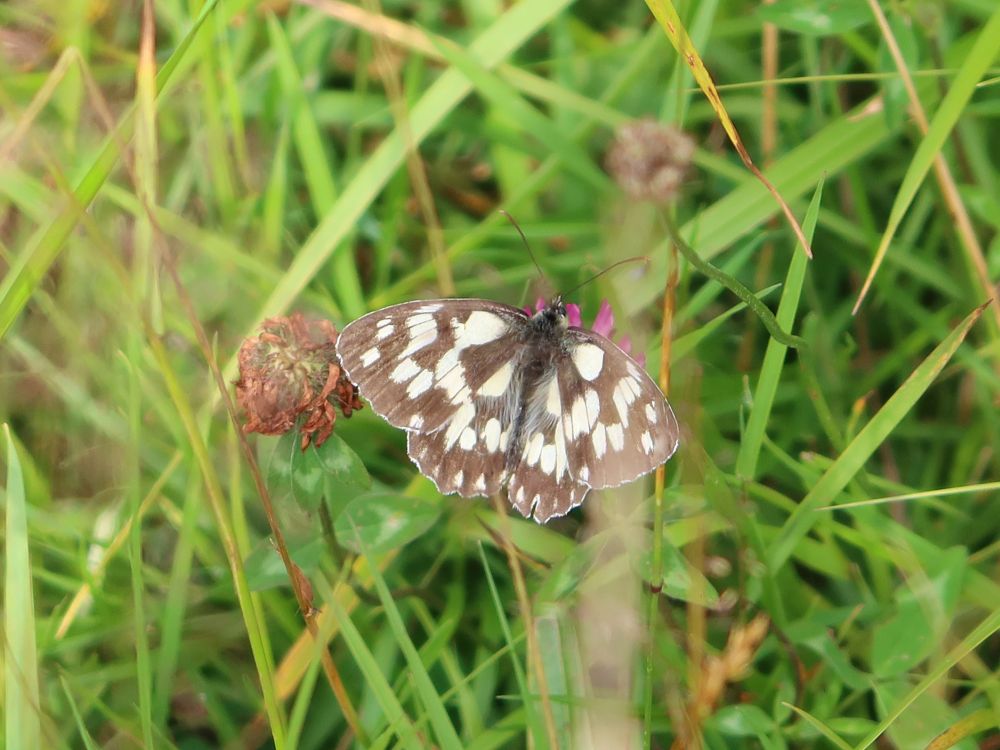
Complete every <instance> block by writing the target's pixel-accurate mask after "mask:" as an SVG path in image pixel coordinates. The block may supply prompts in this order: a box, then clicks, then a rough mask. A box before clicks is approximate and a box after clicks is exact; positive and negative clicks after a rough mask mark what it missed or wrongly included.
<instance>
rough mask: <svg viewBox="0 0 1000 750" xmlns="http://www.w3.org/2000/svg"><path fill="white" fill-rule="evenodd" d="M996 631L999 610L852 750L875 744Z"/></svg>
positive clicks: (970, 634)
mask: <svg viewBox="0 0 1000 750" xmlns="http://www.w3.org/2000/svg"><path fill="white" fill-rule="evenodd" d="M998 630H1000V609H996V610H994V611H993V612H991V613H990V615H989V617H987V618H986V619H985V620H983V621H982V622H981V623H979V625H978V626H976V628H975V629H974V630H973V631H972V632H971V633H969V634H968V635H967V636H965V638H963V639H962V641H961V643H959V644H958V645H957V646H955V648H953V649H952V650H951V651H949V652H948V655H947V656H945V658H943V659H942V660H941V661H940V662H938V663H937V664H935V665H934V667H933V668H932V669H931V670H930V671H928V672H927V674H926V675H924V677H923V679H921V680H920V682H918V683H917V684H916V685H914V686H913V689H912V690H910V692H909V693H907V694H906V695H905V696H903V698H902V699H901V700H900V701H899V703H898V704H897V705H896V706H894V707H893V709H892V710H891V711H889V712H888V713H887V714H886V716H885V718H884V719H882V721H881V722H879V724H878V726H876V727H875V728H874V729H872V731H871V732H870V733H869V734H868V735H866V736H865V738H864V739H863V740H861V742H859V743H858V744H857V745H855V746H854V750H864V748H867V747H871V746H872V745H873V744H874V743H875V740H877V739H878V738H879V737H881V736H882V733H883V732H885V731H886V730H887V729H888V728H889V727H890V726H892V723H893V722H894V721H895V720H896V719H898V718H899V716H900V714H902V713H903V711H905V710H906V709H907V708H908V707H909V706H910V705H912V704H913V702H914V701H915V700H916V699H917V698H919V697H920V696H921V695H922V694H923V693H925V692H927V690H929V689H930V688H931V686H933V685H934V683H935V682H937V681H938V680H940V679H941V678H942V677H944V676H945V675H946V674H947V673H948V672H949V671H950V670H951V669H952V668H953V667H954V666H955V665H956V664H958V662H960V661H961V660H962V659H964V658H965V657H966V656H968V655H969V654H970V653H972V651H973V650H974V649H975V648H976V647H977V646H979V644H981V643H983V642H984V641H985V640H986V639H987V638H989V637H990V636H992V635H993V634H994V633H996V632H997V631H998Z"/></svg>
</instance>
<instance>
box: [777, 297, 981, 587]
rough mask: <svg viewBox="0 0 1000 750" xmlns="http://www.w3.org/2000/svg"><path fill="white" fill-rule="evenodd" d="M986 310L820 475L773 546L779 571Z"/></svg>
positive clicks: (963, 324) (911, 379)
mask: <svg viewBox="0 0 1000 750" xmlns="http://www.w3.org/2000/svg"><path fill="white" fill-rule="evenodd" d="M984 309H985V306H980V307H977V308H976V309H975V310H973V311H972V312H971V313H970V314H969V315H968V316H967V317H966V318H965V320H963V321H962V322H961V323H960V324H959V325H958V326H957V327H956V328H955V329H954V330H953V331H952V332H951V333H950V334H949V335H948V337H947V338H945V340H944V341H942V342H941V343H940V344H938V346H937V347H936V348H935V349H934V351H932V352H931V353H930V354H929V355H928V356H927V358H926V359H925V360H924V361H923V362H921V363H920V365H919V366H918V367H917V369H916V370H914V371H913V373H912V374H911V375H910V377H909V378H907V379H906V382H904V383H903V384H902V385H901V386H900V387H899V389H898V390H897V391H896V392H895V393H894V394H893V395H892V396H891V397H890V398H889V400H888V401H887V402H886V403H885V405H884V406H883V407H882V408H881V409H880V410H879V411H878V413H877V414H875V416H874V417H872V419H871V421H870V422H869V423H868V424H866V425H865V426H864V428H863V429H862V430H861V431H860V432H859V433H858V434H857V436H856V437H855V438H854V439H853V440H852V441H851V442H850V443H849V444H848V446H847V448H845V449H844V452H843V453H841V454H840V456H839V457H838V458H837V460H836V461H834V462H833V465H832V466H831V467H830V468H829V469H828V470H827V471H826V472H825V473H824V474H823V476H822V477H820V479H819V481H818V482H816V484H815V485H814V486H813V488H812V490H810V491H809V493H808V494H807V495H806V496H805V497H804V498H803V499H802V502H801V503H799V504H798V506H796V508H795V510H794V512H793V513H792V515H791V516H790V517H789V518H788V520H787V521H786V522H785V525H784V527H783V528H782V530H781V535H780V536H779V537H778V539H777V540H776V541H775V543H774V544H773V545H772V547H771V554H770V556H769V558H768V565H769V567H770V569H771V571H772V573H774V572H777V571H778V570H779V569H780V568H781V567H782V566H783V565H784V564H785V563H786V562H787V561H788V558H789V557H790V556H791V554H792V550H794V549H795V545H796V544H798V542H799V540H801V539H802V538H803V537H804V536H805V535H806V534H808V533H809V530H810V529H811V528H812V526H813V524H814V523H815V522H816V521H817V520H818V519H820V518H822V517H824V516H823V514H822V513H821V512H820V510H819V509H820V508H821V507H823V506H824V505H829V504H831V503H832V502H833V500H834V498H836V496H837V494H838V493H839V492H840V491H841V490H843V489H844V487H846V486H847V484H848V482H850V481H851V479H853V478H854V475H855V474H857V473H858V471H860V470H861V468H862V467H863V466H864V464H865V462H866V461H867V460H868V459H869V457H871V455H872V454H873V453H874V452H875V451H876V450H877V449H878V447H879V446H880V445H882V443H883V442H884V441H885V440H886V438H888V437H889V435H890V434H891V433H892V431H893V430H894V429H895V428H896V426H897V425H899V423H900V422H901V421H902V420H903V419H904V418H905V417H906V415H907V414H909V413H910V410H911V409H912V408H913V406H914V405H915V404H916V403H917V401H918V400H919V399H920V397H921V396H922V395H923V394H924V392H925V391H926V390H927V389H928V388H929V387H930V386H931V384H932V383H933V382H934V380H935V378H937V376H938V374H939V373H940V372H941V370H942V369H943V368H944V366H945V365H946V364H948V362H949V361H950V360H951V358H952V355H954V354H955V350H956V349H958V347H959V345H960V344H961V343H962V342H963V341H964V340H965V337H966V335H967V334H968V333H969V330H970V329H971V328H972V326H973V324H974V323H975V322H976V321H977V320H978V319H979V316H980V315H982V313H983V310H984Z"/></svg>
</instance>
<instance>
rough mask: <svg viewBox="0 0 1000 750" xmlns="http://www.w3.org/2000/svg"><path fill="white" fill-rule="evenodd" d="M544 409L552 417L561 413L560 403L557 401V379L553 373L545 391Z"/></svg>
mask: <svg viewBox="0 0 1000 750" xmlns="http://www.w3.org/2000/svg"><path fill="white" fill-rule="evenodd" d="M545 411H547V412H548V413H549V414H551V415H552V416H554V417H558V416H559V415H560V414H561V413H562V404H561V403H560V402H559V380H558V378H556V376H555V375H554V374H553V376H552V378H551V379H550V380H549V387H548V390H547V391H546V393H545Z"/></svg>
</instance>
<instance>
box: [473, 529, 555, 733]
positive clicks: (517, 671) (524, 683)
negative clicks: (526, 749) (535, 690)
mask: <svg viewBox="0 0 1000 750" xmlns="http://www.w3.org/2000/svg"><path fill="white" fill-rule="evenodd" d="M479 558H480V561H481V562H482V564H483V572H484V573H486V583H487V585H488V586H489V587H490V597H491V598H492V599H493V606H494V607H495V608H496V612H497V620H499V622H500V630H501V631H502V632H503V636H504V640H506V641H507V650H508V652H509V653H510V659H511V664H512V666H513V667H514V679H515V680H517V688H518V690H519V691H520V692H521V703H522V705H523V706H524V714H525V719H526V724H527V729H528V736H529V737H531V738H533V739H534V740H535V741H536V742H537V743H538V746H539V747H548V742H547V741H546V740H547V735H546V733H545V728H544V727H543V726H542V720H541V718H539V716H538V710H537V707H536V706H535V696H533V695H532V694H531V692H530V691H529V690H528V679H527V676H526V675H525V674H524V668H523V667H522V666H521V662H520V660H519V659H518V656H517V649H516V648H514V633H513V632H512V631H511V629H510V621H509V620H508V619H507V615H506V613H505V612H504V606H503V600H502V599H501V598H500V591H499V589H497V584H496V581H494V580H493V572H492V571H491V570H490V564H489V561H488V560H487V559H486V552H485V550H484V549H483V544H482V542H480V543H479Z"/></svg>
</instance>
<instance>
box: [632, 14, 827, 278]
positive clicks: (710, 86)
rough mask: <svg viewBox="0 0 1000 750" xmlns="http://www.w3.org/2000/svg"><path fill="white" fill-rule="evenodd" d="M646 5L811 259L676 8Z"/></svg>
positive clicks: (799, 231) (799, 229)
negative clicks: (747, 145) (751, 153)
mask: <svg viewBox="0 0 1000 750" xmlns="http://www.w3.org/2000/svg"><path fill="white" fill-rule="evenodd" d="M646 5H648V6H649V9H650V11H652V13H653V15H654V16H655V17H656V20H657V22H659V24H660V26H662V27H663V30H664V32H666V34H667V38H668V39H669V40H670V43H671V44H672V45H674V49H676V50H677V54H679V55H680V56H681V57H682V58H684V62H686V63H687V65H688V67H689V68H690V69H691V74H692V75H693V76H694V80H695V81H696V82H697V84H698V87H699V88H700V89H701V90H702V92H703V93H704V94H705V98H706V99H708V103H709V104H711V105H712V109H713V110H715V114H716V116H717V117H718V118H719V122H720V123H721V124H722V129H723V130H725V131H726V135H728V136H729V140H730V141H732V144H733V147H734V148H735V149H736V152H737V153H738V154H739V155H740V159H742V160H743V163H744V164H745V165H746V168H747V169H749V170H750V171H751V172H752V173H753V175H754V177H756V178H757V179H758V180H759V181H760V183H761V184H762V185H763V186H764V187H765V188H766V189H767V191H768V192H769V193H770V194H771V195H772V196H774V200H775V201H777V202H778V205H779V206H781V210H782V212H783V213H784V214H785V218H787V219H788V223H789V224H791V226H792V229H793V230H794V231H795V236H796V237H798V238H799V242H800V243H801V245H802V249H803V251H804V252H805V254H806V255H807V256H809V257H810V258H811V257H812V248H811V247H810V246H809V240H808V239H807V238H806V236H805V234H803V232H802V227H801V226H799V221H798V219H796V218H795V214H793V213H792V209H791V208H789V206H788V204H787V203H786V202H785V199H784V198H783V197H782V196H781V193H780V192H778V189H777V188H776V187H775V186H774V185H773V184H772V183H771V181H770V180H769V179H767V177H765V176H764V173H763V172H761V171H760V168H759V167H757V165H756V164H754V163H753V159H751V158H750V152H749V151H747V148H746V146H745V145H744V144H743V139H742V138H741V137H740V134H739V132H738V131H737V130H736V125H735V124H734V123H733V121H732V118H730V116H729V113H728V112H727V111H726V107H725V105H724V104H723V103H722V96H721V95H720V94H719V90H718V89H717V88H716V87H715V81H713V80H712V76H711V75H710V74H709V72H708V68H706V67H705V63H704V62H703V61H702V59H701V56H700V55H699V54H698V50H697V49H695V46H694V44H693V43H692V41H691V37H690V36H689V35H688V33H687V29H685V28H684V24H683V23H682V22H681V18H680V16H679V15H678V14H677V9H676V8H674V4H673V3H672V2H670V0H646Z"/></svg>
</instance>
